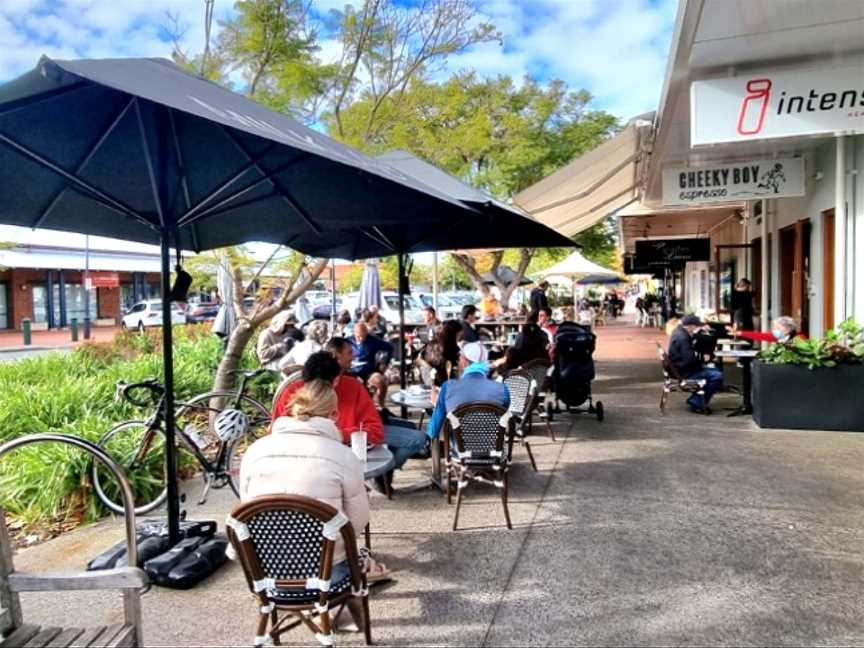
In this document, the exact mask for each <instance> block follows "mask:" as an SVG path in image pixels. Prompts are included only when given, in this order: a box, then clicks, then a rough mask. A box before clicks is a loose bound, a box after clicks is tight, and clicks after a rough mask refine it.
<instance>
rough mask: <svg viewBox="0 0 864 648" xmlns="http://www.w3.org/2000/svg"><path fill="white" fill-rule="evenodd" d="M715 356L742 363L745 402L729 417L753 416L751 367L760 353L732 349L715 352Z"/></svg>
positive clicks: (742, 391)
mask: <svg viewBox="0 0 864 648" xmlns="http://www.w3.org/2000/svg"><path fill="white" fill-rule="evenodd" d="M714 355H715V356H716V357H718V358H733V359H735V360H737V361H738V362H740V363H741V373H742V385H741V396H742V398H743V402H742V403H741V406H740V407H737V408H735V409H734V410H733V411H732V412H730V413H729V414H728V415H727V416H741V415H747V414H752V413H753V399H752V394H751V390H752V385H753V373H752V367H751V365H752V363H753V359H754V358H755V357H756V356H757V355H759V351H757V350H756V349H731V350H726V351H715V353H714Z"/></svg>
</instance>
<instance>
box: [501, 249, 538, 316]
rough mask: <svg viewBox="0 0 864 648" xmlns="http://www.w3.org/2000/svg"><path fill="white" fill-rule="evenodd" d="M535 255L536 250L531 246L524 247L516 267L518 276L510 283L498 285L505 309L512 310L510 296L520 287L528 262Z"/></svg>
mask: <svg viewBox="0 0 864 648" xmlns="http://www.w3.org/2000/svg"><path fill="white" fill-rule="evenodd" d="M533 256H534V250H533V249H531V248H522V249H521V250H519V267H518V268H516V276H515V277H513V281H511V282H510V284H509V285H507V286H503V287H501V286H499V287H498V288H499V290H500V291H501V306H502V307H503V308H504V310H510V296H511V295H512V294H513V291H514V290H516V288H518V287H519V284H521V283H522V279H523V277H525V272H526V270H528V264H529V263H531V257H533Z"/></svg>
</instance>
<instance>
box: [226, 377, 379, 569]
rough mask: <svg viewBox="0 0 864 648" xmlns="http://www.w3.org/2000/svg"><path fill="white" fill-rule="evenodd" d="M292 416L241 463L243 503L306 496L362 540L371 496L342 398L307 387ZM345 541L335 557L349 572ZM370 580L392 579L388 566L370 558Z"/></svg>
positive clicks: (323, 385) (319, 385)
mask: <svg viewBox="0 0 864 648" xmlns="http://www.w3.org/2000/svg"><path fill="white" fill-rule="evenodd" d="M290 412H291V415H290V416H280V417H279V418H277V419H276V420H275V421H274V422H273V425H272V427H271V434H270V435H269V436H266V437H264V438H262V439H258V440H257V441H256V442H255V443H253V444H252V445H251V446H250V448H249V449H248V450H247V451H246V454H245V455H244V456H243V461H242V463H241V464H240V500H241V501H243V502H245V501H248V500H251V499H254V498H256V497H260V496H263V495H289V494H290V495H305V496H307V497H313V498H315V499H318V500H321V501H322V502H326V503H327V504H329V505H330V506H333V507H334V508H336V509H338V510H340V511H342V512H343V513H344V514H345V515H346V516H347V517H348V519H349V520H350V521H351V524H352V526H353V527H354V532H355V533H356V534H357V536H358V537H362V534H363V529H364V528H365V527H366V525H367V524H368V523H369V497H368V495H367V492H366V485H365V483H364V481H363V464H362V463H361V462H360V460H359V459H358V458H357V457H356V456H355V455H354V453H353V452H352V451H351V449H350V448H349V447H348V446H346V445H344V444H343V443H342V433H341V432H340V431H339V429H338V428H337V427H336V422H335V421H336V414H337V400H336V391H335V390H334V389H333V386H332V385H331V384H330V383H328V382H326V381H324V380H313V381H311V382H309V383H307V384H305V385H304V386H303V387H302V388H301V389H300V390H298V391H297V393H296V394H295V395H294V397H293V399H292V400H291V403H290ZM344 561H345V549H344V547H343V546H342V542H341V540H339V541H338V542H337V543H336V548H335V553H334V555H333V563H334V578H336V574H337V571H336V570H337V569H344V570H345V573H347V564H344V565H339V563H344ZM368 567H369V580H370V581H375V580H381V579H382V578H386V577H388V576H389V571H388V570H387V568H386V567H385V566H384V565H383V564H376V563H375V562H374V561H372V560H371V559H370V564H369V566H368Z"/></svg>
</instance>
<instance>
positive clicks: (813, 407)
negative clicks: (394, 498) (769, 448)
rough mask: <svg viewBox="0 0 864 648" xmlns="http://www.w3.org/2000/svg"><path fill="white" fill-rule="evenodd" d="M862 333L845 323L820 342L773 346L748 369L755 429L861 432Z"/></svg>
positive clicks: (852, 323)
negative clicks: (756, 427) (751, 382)
mask: <svg viewBox="0 0 864 648" xmlns="http://www.w3.org/2000/svg"><path fill="white" fill-rule="evenodd" d="M862 397H864V327H862V326H861V325H860V324H857V323H855V321H854V320H852V319H848V320H846V321H845V322H843V323H842V324H840V326H838V327H837V328H836V329H834V330H833V331H828V332H827V333H826V334H825V336H824V337H823V338H821V339H818V340H817V339H812V340H807V339H802V338H796V339H795V340H793V341H791V342H787V343H776V344H772V345H771V346H769V347H768V348H767V349H765V350H763V351H762V352H761V353H760V354H759V357H758V359H757V361H756V362H754V363H753V419H754V420H755V421H756V424H757V425H759V427H763V428H788V429H797V430H842V431H851V432H864V403H862Z"/></svg>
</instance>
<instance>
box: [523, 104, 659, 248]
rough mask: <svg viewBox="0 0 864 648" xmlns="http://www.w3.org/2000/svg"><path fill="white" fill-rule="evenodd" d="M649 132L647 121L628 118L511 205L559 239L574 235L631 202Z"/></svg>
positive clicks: (525, 191) (649, 122)
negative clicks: (608, 136)
mask: <svg viewBox="0 0 864 648" xmlns="http://www.w3.org/2000/svg"><path fill="white" fill-rule="evenodd" d="M650 130H651V121H649V120H648V119H646V118H637V119H634V120H632V121H631V122H630V123H629V124H627V126H626V127H625V128H624V130H623V131H621V132H620V133H619V134H618V135H616V136H615V137H613V138H612V139H610V140H608V141H606V142H604V143H603V144H601V145H600V146H598V147H597V148H595V149H593V150H592V151H589V152H588V153H586V154H585V155H583V156H582V157H580V158H577V159H576V160H573V161H572V162H571V163H570V164H568V165H567V166H565V167H564V168H562V169H559V170H558V171H556V172H555V173H553V174H551V175H549V176H547V177H545V178H543V180H541V181H540V182H538V183H537V184H535V185H532V186H531V187H528V188H527V189H525V190H524V191H522V192H520V193H518V194H517V195H516V196H515V197H514V202H515V203H516V204H517V205H518V206H519V207H521V208H522V209H523V210H525V211H526V212H528V213H529V214H531V216H533V217H534V218H536V219H537V220H539V221H540V222H541V223H543V224H544V225H548V226H549V227H551V228H552V229H554V230H557V231H558V232H560V233H562V234H564V235H565V236H573V235H574V234H578V233H579V232H581V231H582V230H585V229H587V228H589V227H591V226H592V225H594V224H595V223H597V222H599V221H601V220H602V219H603V218H605V217H606V216H608V215H609V214H611V213H613V212H614V211H616V210H617V209H620V208H621V207H623V206H625V205H628V204H630V203H632V202H633V201H634V200H636V197H637V189H638V185H639V182H638V180H639V177H640V169H641V166H640V165H641V163H642V162H643V158H644V157H647V156H645V155H644V146H643V140H644V139H645V138H646V137H647V135H648V134H649V133H650Z"/></svg>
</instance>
